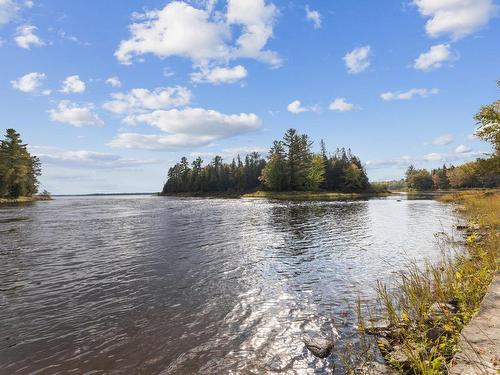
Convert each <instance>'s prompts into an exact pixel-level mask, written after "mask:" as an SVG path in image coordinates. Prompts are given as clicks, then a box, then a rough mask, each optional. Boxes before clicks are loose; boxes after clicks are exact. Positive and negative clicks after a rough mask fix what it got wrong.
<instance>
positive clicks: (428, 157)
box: [423, 152, 446, 161]
mask: <svg viewBox="0 0 500 375" xmlns="http://www.w3.org/2000/svg"><path fill="white" fill-rule="evenodd" d="M423 159H424V160H425V161H445V160H446V159H445V156H444V155H443V154H439V153H437V152H431V153H430V154H426V155H424V157H423Z"/></svg>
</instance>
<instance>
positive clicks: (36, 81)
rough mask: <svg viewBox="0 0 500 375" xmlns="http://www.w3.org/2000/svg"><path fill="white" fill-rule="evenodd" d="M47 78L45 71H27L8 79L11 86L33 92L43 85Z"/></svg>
mask: <svg viewBox="0 0 500 375" xmlns="http://www.w3.org/2000/svg"><path fill="white" fill-rule="evenodd" d="M46 78H47V76H46V75H45V73H37V72H33V73H28V74H26V75H24V76H22V77H20V78H18V79H17V80H13V81H10V83H11V85H12V87H13V88H14V89H16V90H19V91H22V92H28V93H35V92H37V91H38V89H39V88H40V87H41V86H42V85H43V81H44V80H45V79H46Z"/></svg>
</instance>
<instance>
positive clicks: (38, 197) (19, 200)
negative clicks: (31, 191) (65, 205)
mask: <svg viewBox="0 0 500 375" xmlns="http://www.w3.org/2000/svg"><path fill="white" fill-rule="evenodd" d="M51 200H52V198H51V197H48V196H44V195H33V196H31V197H24V196H23V197H17V198H0V205H4V204H6V205H7V204H18V203H31V202H40V201H51Z"/></svg>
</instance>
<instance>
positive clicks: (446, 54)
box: [413, 44, 455, 70]
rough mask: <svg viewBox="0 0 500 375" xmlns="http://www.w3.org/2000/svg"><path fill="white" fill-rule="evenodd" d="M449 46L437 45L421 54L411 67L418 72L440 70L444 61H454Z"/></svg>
mask: <svg viewBox="0 0 500 375" xmlns="http://www.w3.org/2000/svg"><path fill="white" fill-rule="evenodd" d="M454 59H455V57H454V56H453V55H452V53H451V50H450V45H449V44H437V45H435V46H432V47H431V48H430V49H429V51H428V52H424V53H421V54H420V56H418V58H417V59H415V63H414V64H413V67H414V68H415V69H418V70H432V69H437V68H441V67H442V66H443V63H444V62H445V61H451V60H454Z"/></svg>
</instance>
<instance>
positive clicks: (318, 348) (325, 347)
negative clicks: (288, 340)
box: [302, 332, 333, 358]
mask: <svg viewBox="0 0 500 375" xmlns="http://www.w3.org/2000/svg"><path fill="white" fill-rule="evenodd" d="M302 340H303V341H304V344H305V345H306V348H307V349H309V351H310V352H311V353H312V354H313V355H314V356H316V357H318V358H326V357H328V356H329V355H330V353H331V351H332V349H333V341H332V339H329V338H327V337H324V336H322V335H319V334H317V333H312V332H308V333H305V334H304V336H303V337H302Z"/></svg>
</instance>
